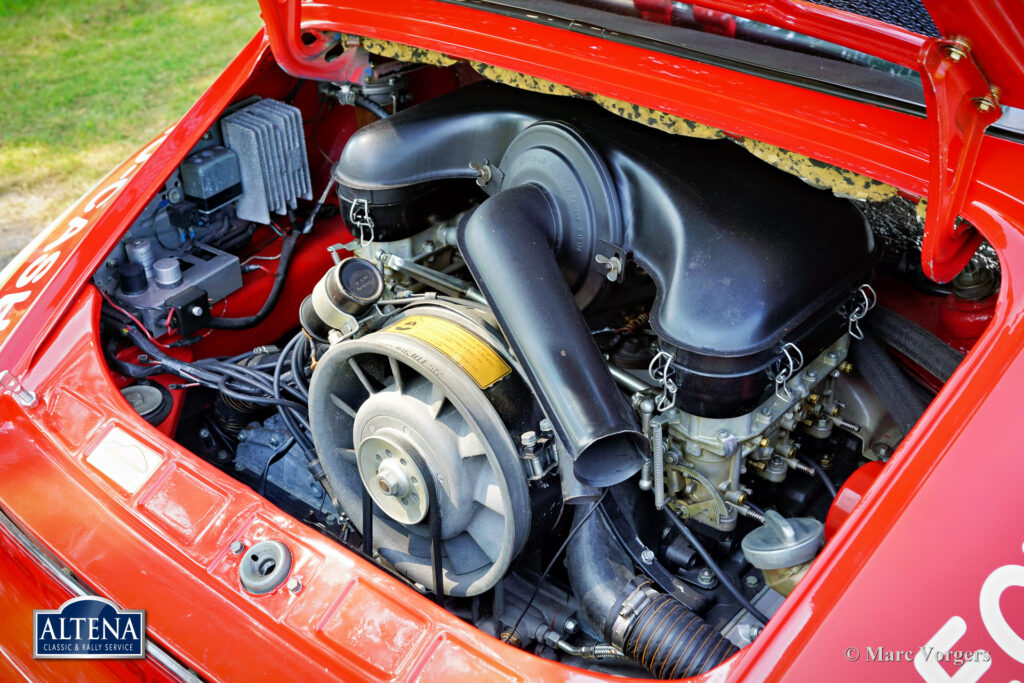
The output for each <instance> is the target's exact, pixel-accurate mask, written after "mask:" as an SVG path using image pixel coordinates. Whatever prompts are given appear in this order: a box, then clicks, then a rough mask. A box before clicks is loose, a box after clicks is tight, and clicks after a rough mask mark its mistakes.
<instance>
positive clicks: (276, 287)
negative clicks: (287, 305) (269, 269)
mask: <svg viewBox="0 0 1024 683" xmlns="http://www.w3.org/2000/svg"><path fill="white" fill-rule="evenodd" d="M298 238H299V235H298V233H292V234H290V235H285V237H284V239H283V241H282V242H281V256H280V258H278V261H277V272H276V273H274V284H273V286H272V287H271V288H270V294H269V295H268V296H267V300H266V301H265V302H264V304H263V307H262V308H260V310H259V312H257V313H256V314H255V315H247V316H244V317H242V318H216V317H214V318H210V322H209V323H208V324H207V325H208V327H210V328H212V329H215V330H245V329H248V328H250V327H255V326H256V325H259V324H260V323H261V322H263V321H264V320H266V319H267V316H268V315H270V312H271V311H272V310H274V306H276V305H277V300H278V299H280V298H281V292H282V290H283V289H284V283H285V280H286V279H287V275H288V267H289V266H290V265H291V261H292V255H293V254H294V253H295V242H296V240H298Z"/></svg>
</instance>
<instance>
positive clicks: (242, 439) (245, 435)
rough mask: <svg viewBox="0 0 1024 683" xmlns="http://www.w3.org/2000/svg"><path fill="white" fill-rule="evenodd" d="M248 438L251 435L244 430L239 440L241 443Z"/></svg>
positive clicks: (239, 435) (239, 433) (240, 433)
mask: <svg viewBox="0 0 1024 683" xmlns="http://www.w3.org/2000/svg"><path fill="white" fill-rule="evenodd" d="M248 438H249V433H248V432H246V431H245V430H242V431H240V432H238V440H239V441H245V440H246V439H248Z"/></svg>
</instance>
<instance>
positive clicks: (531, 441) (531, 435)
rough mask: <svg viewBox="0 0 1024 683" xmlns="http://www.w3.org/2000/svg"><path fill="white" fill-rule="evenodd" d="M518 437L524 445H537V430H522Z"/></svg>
mask: <svg viewBox="0 0 1024 683" xmlns="http://www.w3.org/2000/svg"><path fill="white" fill-rule="evenodd" d="M519 438H520V441H521V442H522V444H523V445H524V446H536V445H537V432H523V433H522V435H521V436H520V437H519Z"/></svg>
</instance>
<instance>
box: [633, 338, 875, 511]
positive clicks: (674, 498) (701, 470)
mask: <svg viewBox="0 0 1024 683" xmlns="http://www.w3.org/2000/svg"><path fill="white" fill-rule="evenodd" d="M849 344H850V336H849V335H848V334H844V335H843V336H842V337H840V338H839V339H838V340H837V341H836V342H835V343H834V344H832V345H831V346H830V347H828V348H826V349H825V351H824V352H822V353H821V355H820V356H818V357H817V358H815V359H814V360H812V361H811V362H810V363H807V364H806V365H804V364H803V363H802V358H801V356H800V353H799V351H798V350H796V349H795V347H791V348H790V349H787V350H786V351H785V352H784V353H783V354H782V362H781V364H780V367H779V370H778V372H777V373H776V375H775V391H774V393H772V394H771V395H770V396H769V398H768V399H767V400H765V401H764V402H763V403H762V404H761V405H760V406H759V407H758V408H757V409H756V410H754V411H752V412H749V413H746V414H744V415H740V416H738V417H731V418H708V417H701V416H699V415H694V414H692V413H688V412H685V411H683V410H680V409H678V408H676V407H672V408H670V409H668V410H666V411H665V412H662V413H660V414H658V415H654V414H653V411H654V405H653V401H650V400H647V401H642V400H641V401H637V403H636V404H637V410H638V411H639V413H640V416H641V419H642V422H643V423H645V424H646V425H648V434H649V435H650V438H651V444H652V447H651V462H650V467H645V468H644V471H643V473H642V475H641V480H640V487H641V488H643V489H648V488H650V489H653V492H654V498H655V507H657V508H659V509H661V508H663V507H665V506H668V507H669V508H670V509H671V510H673V511H674V512H676V513H677V514H678V515H679V516H680V517H684V518H692V519H696V520H697V521H699V522H702V523H703V524H707V525H708V526H711V527H714V528H716V529H720V530H722V531H731V530H732V529H734V528H735V526H736V521H737V516H738V515H753V516H757V515H758V513H756V512H753V511H752V510H750V509H749V508H747V507H745V506H744V503H745V502H746V498H747V495H748V494H749V493H750V491H749V489H747V488H746V487H744V486H743V485H742V484H741V483H740V476H741V475H742V474H743V473H745V472H746V471H747V470H748V468H749V469H752V470H753V472H754V473H755V474H756V475H757V476H760V477H762V478H764V479H766V480H768V481H772V482H781V481H783V480H784V479H785V478H786V476H787V474H788V472H789V471H790V470H799V471H801V472H804V473H806V474H809V475H814V470H813V468H811V467H810V466H808V465H806V464H804V463H802V462H801V461H800V460H799V459H797V449H798V448H799V444H797V443H796V442H795V441H794V439H793V436H792V435H793V432H794V431H795V430H796V429H797V428H800V427H803V428H805V429H807V430H808V431H809V432H810V433H811V434H812V435H813V436H815V437H817V438H826V437H828V436H829V435H830V434H831V432H832V429H833V428H834V427H835V426H836V425H838V426H841V427H844V428H847V429H854V430H855V429H856V425H853V424H851V423H849V422H846V421H845V420H843V419H842V418H841V417H840V413H841V411H842V406H841V405H840V404H839V403H838V402H837V400H836V398H835V387H836V382H837V380H838V378H839V377H840V375H841V374H842V373H844V372H849V371H850V369H851V366H850V364H849V363H848V362H847V361H846V355H847V350H848V348H849Z"/></svg>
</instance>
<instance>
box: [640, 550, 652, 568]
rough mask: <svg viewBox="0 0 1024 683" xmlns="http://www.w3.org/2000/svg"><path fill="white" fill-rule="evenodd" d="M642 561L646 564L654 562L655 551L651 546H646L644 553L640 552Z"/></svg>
mask: <svg viewBox="0 0 1024 683" xmlns="http://www.w3.org/2000/svg"><path fill="white" fill-rule="evenodd" d="M640 561H641V562H643V563H644V564H653V563H654V551H653V550H651V549H650V548H645V549H644V551H643V552H642V553H640Z"/></svg>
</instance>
